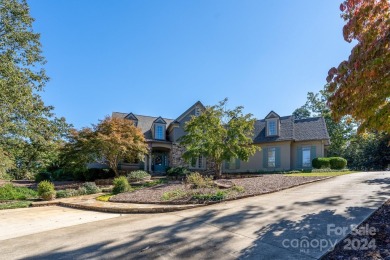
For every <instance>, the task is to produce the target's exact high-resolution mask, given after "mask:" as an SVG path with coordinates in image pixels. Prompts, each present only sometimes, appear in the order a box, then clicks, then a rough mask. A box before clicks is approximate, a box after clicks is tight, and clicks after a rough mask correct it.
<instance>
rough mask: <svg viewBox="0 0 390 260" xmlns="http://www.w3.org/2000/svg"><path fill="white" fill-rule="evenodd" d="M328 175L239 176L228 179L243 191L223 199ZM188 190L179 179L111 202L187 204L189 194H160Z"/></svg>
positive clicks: (291, 185)
mask: <svg viewBox="0 0 390 260" xmlns="http://www.w3.org/2000/svg"><path fill="white" fill-rule="evenodd" d="M327 178H328V177H293V176H284V175H280V174H267V175H262V176H260V177H255V178H240V179H229V181H232V182H233V183H234V184H235V185H237V186H242V187H244V192H229V193H228V195H227V197H226V198H225V200H231V199H238V198H245V197H249V196H255V195H261V194H265V193H270V192H274V191H279V190H283V189H287V188H290V187H294V186H297V185H301V184H304V183H308V182H312V181H316V180H322V179H327ZM179 189H183V190H190V188H189V187H186V186H185V185H184V184H182V183H181V182H179V181H176V182H169V183H167V184H162V185H158V186H154V187H151V188H145V189H141V190H136V191H134V192H126V193H121V194H118V195H116V196H114V197H112V198H110V201H112V202H129V203H151V204H153V203H159V204H188V203H194V201H191V196H189V197H184V198H180V199H176V200H170V201H164V200H163V199H162V196H163V194H164V193H165V192H169V191H175V190H179ZM191 191H194V192H197V191H198V192H201V191H203V192H207V190H191Z"/></svg>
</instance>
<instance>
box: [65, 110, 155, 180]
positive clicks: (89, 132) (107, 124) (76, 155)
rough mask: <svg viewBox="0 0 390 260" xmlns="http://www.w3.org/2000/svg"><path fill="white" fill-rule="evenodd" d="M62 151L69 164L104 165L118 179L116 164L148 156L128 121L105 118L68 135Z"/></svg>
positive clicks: (133, 127)
mask: <svg viewBox="0 0 390 260" xmlns="http://www.w3.org/2000/svg"><path fill="white" fill-rule="evenodd" d="M63 151H64V156H63V158H64V160H66V161H67V163H68V164H73V165H76V166H78V167H80V166H81V167H82V165H83V164H84V165H86V163H93V162H96V163H101V164H106V165H108V166H109V167H110V168H111V169H112V170H113V171H114V172H115V175H116V176H118V175H119V172H118V168H117V166H118V163H119V162H121V161H123V160H133V159H135V158H139V159H141V158H142V156H143V155H144V154H145V153H147V145H146V143H145V138H144V135H143V133H142V131H141V130H140V129H139V128H137V127H136V126H134V125H133V123H132V122H131V121H130V120H127V119H123V118H111V117H106V118H105V119H104V120H102V121H101V122H100V123H99V124H97V125H94V126H93V127H92V128H83V129H82V130H80V131H75V130H73V131H71V135H70V138H69V142H68V143H67V144H66V145H65V147H64V150H63Z"/></svg>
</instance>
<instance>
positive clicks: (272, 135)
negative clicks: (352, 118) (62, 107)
mask: <svg viewBox="0 0 390 260" xmlns="http://www.w3.org/2000/svg"><path fill="white" fill-rule="evenodd" d="M203 109H205V107H204V106H203V104H202V103H201V102H200V101H198V102H196V103H195V104H194V105H192V106H191V107H190V108H189V109H187V110H186V111H185V112H184V113H182V114H181V115H180V116H179V117H177V118H176V119H168V118H163V117H161V116H159V117H152V116H144V115H137V114H133V113H119V112H113V113H112V116H113V117H119V118H125V119H128V120H131V121H133V123H134V125H135V126H137V127H139V128H140V129H141V130H142V132H143V133H144V135H145V139H146V142H147V143H148V145H149V150H150V153H149V154H147V155H145V159H144V161H143V162H136V163H134V162H133V163H122V164H121V165H119V167H120V168H122V169H127V170H129V169H143V170H145V171H149V172H155V173H156V172H165V171H166V169H167V168H168V167H177V166H186V167H189V168H190V169H193V170H197V171H207V170H210V169H211V167H212V162H211V161H210V160H208V159H207V158H205V157H203V156H199V157H198V158H196V159H195V160H192V162H191V163H189V162H186V161H185V160H184V159H183V158H182V154H183V153H184V151H185V149H184V147H182V146H181V145H180V140H179V139H180V137H182V136H183V135H185V131H184V126H185V123H186V122H187V121H189V120H190V119H191V117H192V116H197V115H199V114H200V113H201V112H202V110H203ZM253 143H254V144H255V145H259V146H260V147H261V150H260V151H257V152H256V153H255V154H254V155H253V156H252V157H251V158H250V159H249V161H247V162H245V161H240V160H238V159H232V160H231V161H229V162H225V163H224V165H223V172H226V173H228V172H257V171H281V170H291V169H304V168H311V160H312V159H313V158H315V157H321V156H324V155H325V150H326V146H328V145H329V135H328V131H327V128H326V124H325V120H324V119H323V118H322V117H313V118H307V119H295V118H294V116H282V117H281V116H279V115H278V114H277V113H275V112H274V111H271V112H270V113H269V114H268V115H267V116H266V117H265V118H264V119H261V120H256V122H255V129H254V135H253Z"/></svg>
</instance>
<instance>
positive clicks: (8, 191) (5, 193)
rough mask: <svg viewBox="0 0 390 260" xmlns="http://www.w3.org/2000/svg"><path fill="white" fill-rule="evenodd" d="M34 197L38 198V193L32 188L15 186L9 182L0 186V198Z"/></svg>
mask: <svg viewBox="0 0 390 260" xmlns="http://www.w3.org/2000/svg"><path fill="white" fill-rule="evenodd" d="M36 198H38V193H37V192H36V191H35V190H33V189H29V188H25V187H15V186H13V185H12V184H9V183H8V184H5V185H4V186H2V187H0V200H26V199H36Z"/></svg>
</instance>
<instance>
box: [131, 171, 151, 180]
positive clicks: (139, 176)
mask: <svg viewBox="0 0 390 260" xmlns="http://www.w3.org/2000/svg"><path fill="white" fill-rule="evenodd" d="M150 177H151V176H150V174H149V173H147V172H145V171H141V170H139V171H133V172H130V173H129V174H127V179H128V180H129V181H142V180H144V179H150Z"/></svg>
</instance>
